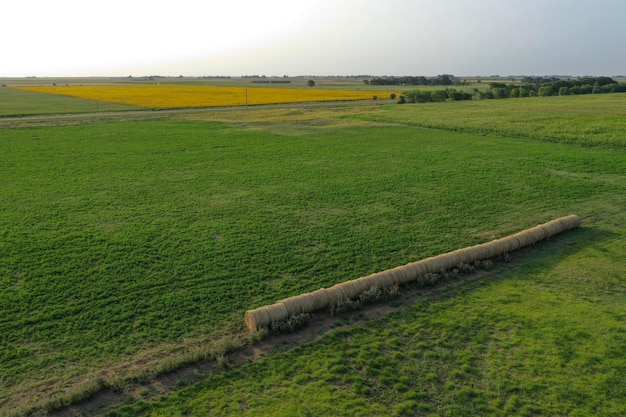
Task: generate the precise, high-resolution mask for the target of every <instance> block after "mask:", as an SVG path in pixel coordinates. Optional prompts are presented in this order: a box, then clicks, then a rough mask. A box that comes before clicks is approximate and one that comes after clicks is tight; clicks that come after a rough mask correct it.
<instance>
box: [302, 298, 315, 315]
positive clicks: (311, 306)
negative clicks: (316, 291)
mask: <svg viewBox="0 0 626 417" xmlns="http://www.w3.org/2000/svg"><path fill="white" fill-rule="evenodd" d="M298 299H299V300H300V304H301V305H302V312H303V313H313V312H314V311H315V298H313V297H312V296H311V293H306V294H302V295H299V296H298Z"/></svg>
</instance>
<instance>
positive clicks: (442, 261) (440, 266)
mask: <svg viewBox="0 0 626 417" xmlns="http://www.w3.org/2000/svg"><path fill="white" fill-rule="evenodd" d="M424 263H425V264H426V269H427V270H428V272H429V273H431V274H438V273H440V272H441V271H445V270H446V269H448V260H447V259H446V258H445V257H444V256H442V255H438V256H432V257H430V258H426V259H425V261H424Z"/></svg>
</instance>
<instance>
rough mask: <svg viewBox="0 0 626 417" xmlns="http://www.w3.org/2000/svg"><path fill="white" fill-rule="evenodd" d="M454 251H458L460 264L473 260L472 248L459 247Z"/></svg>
mask: <svg viewBox="0 0 626 417" xmlns="http://www.w3.org/2000/svg"><path fill="white" fill-rule="evenodd" d="M453 253H456V254H457V255H458V256H459V261H460V262H459V265H460V264H467V263H470V262H473V261H471V260H470V259H471V257H472V250H471V248H463V249H457V250H455V251H454V252H453Z"/></svg>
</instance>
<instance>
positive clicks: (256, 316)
mask: <svg viewBox="0 0 626 417" xmlns="http://www.w3.org/2000/svg"><path fill="white" fill-rule="evenodd" d="M244 322H245V323H246V326H247V327H248V329H250V330H258V329H261V328H263V327H268V326H269V325H270V324H271V323H272V319H271V316H270V314H269V309H268V308H267V306H263V307H259V308H257V309H254V310H248V311H246V314H245V315H244Z"/></svg>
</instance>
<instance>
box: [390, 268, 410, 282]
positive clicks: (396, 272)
mask: <svg viewBox="0 0 626 417" xmlns="http://www.w3.org/2000/svg"><path fill="white" fill-rule="evenodd" d="M389 272H391V275H392V276H393V283H394V285H404V284H406V283H407V282H408V280H407V276H406V270H405V269H403V268H402V267H396V268H393V269H391V270H390V271H389Z"/></svg>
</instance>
